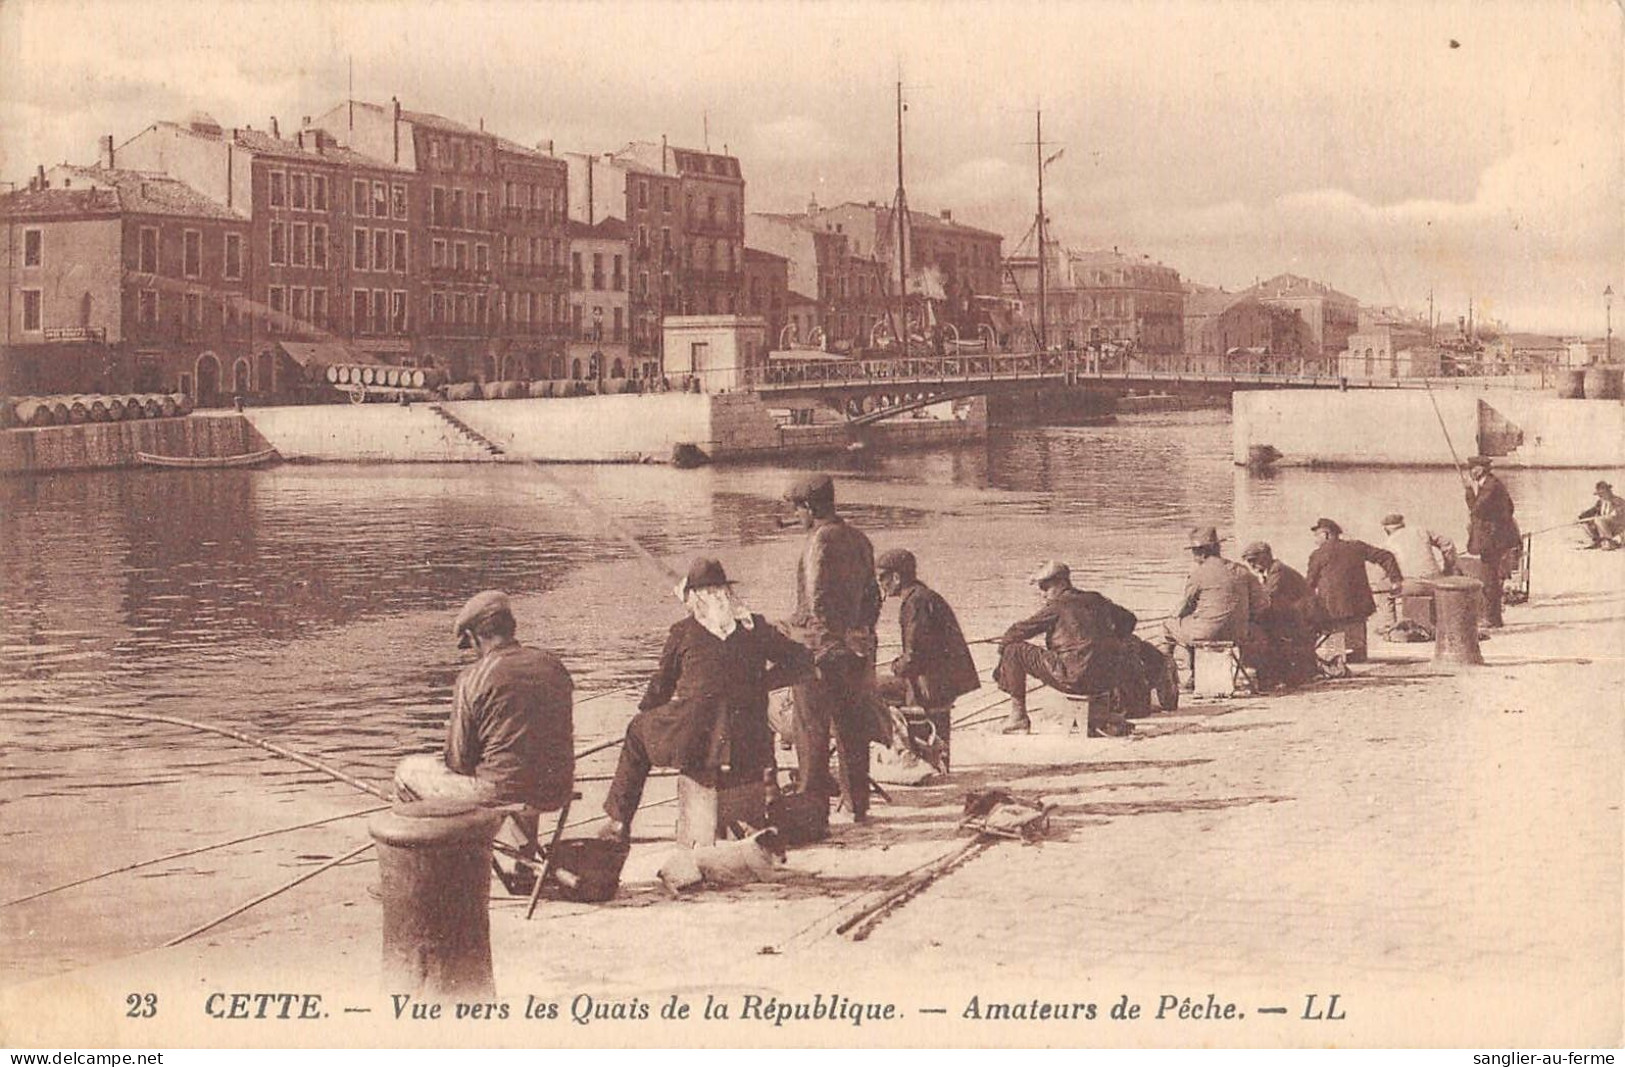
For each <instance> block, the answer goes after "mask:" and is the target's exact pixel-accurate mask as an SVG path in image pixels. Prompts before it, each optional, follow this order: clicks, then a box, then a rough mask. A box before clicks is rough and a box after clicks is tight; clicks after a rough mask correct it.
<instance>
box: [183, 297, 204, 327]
mask: <svg viewBox="0 0 1625 1067" xmlns="http://www.w3.org/2000/svg"><path fill="white" fill-rule="evenodd" d="M182 306H183V308H184V309H185V310H184V314H185V316H186V329H187V332H189V333H196V332H197V330H198V328H199V327H200V326H202V325H203V294H201V293H187V294H186V296H185V297H184V298H183V300H182Z"/></svg>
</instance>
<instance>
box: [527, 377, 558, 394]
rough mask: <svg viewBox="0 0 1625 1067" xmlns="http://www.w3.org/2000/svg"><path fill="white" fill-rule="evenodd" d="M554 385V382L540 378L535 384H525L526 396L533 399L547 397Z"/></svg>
mask: <svg viewBox="0 0 1625 1067" xmlns="http://www.w3.org/2000/svg"><path fill="white" fill-rule="evenodd" d="M552 384H553V383H552V382H549V381H546V380H545V379H541V378H538V379H536V380H535V381H533V382H526V383H525V395H526V396H528V397H533V398H534V397H542V396H546V395H547V390H548V387H549V386H551V385H552Z"/></svg>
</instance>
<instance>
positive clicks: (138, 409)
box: [119, 393, 147, 419]
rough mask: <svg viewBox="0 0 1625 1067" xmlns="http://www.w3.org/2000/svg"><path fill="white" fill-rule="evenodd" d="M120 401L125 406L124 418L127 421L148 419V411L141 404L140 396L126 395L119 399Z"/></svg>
mask: <svg viewBox="0 0 1625 1067" xmlns="http://www.w3.org/2000/svg"><path fill="white" fill-rule="evenodd" d="M119 400H120V401H122V402H123V404H124V417H125V418H126V419H142V418H146V415H147V409H146V407H145V405H143V404H142V403H141V398H140V397H139V396H135V395H134V394H131V393H126V394H124V395H123V396H121V397H119Z"/></svg>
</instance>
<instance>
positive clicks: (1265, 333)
mask: <svg viewBox="0 0 1625 1067" xmlns="http://www.w3.org/2000/svg"><path fill="white" fill-rule="evenodd" d="M1184 320H1185V322H1184V328H1185V352H1186V353H1187V354H1189V355H1193V356H1204V357H1212V356H1223V355H1225V353H1227V352H1230V351H1232V350H1235V349H1250V350H1252V351H1255V352H1264V353H1268V354H1270V355H1276V356H1306V355H1311V354H1316V352H1315V348H1314V340H1313V338H1312V337H1311V335H1310V333H1309V326H1308V324H1307V323H1305V322H1304V321H1303V316H1302V315H1301V314H1299V312H1298V311H1297V309H1295V308H1284V307H1277V306H1275V305H1271V304H1265V303H1264V302H1262V301H1261V300H1259V299H1258V298H1257V297H1256V296H1252V295H1250V294H1247V293H1228V292H1225V291H1224V290H1222V289H1209V288H1206V287H1203V286H1191V287H1189V289H1188V291H1187V293H1186V295H1185V311H1184Z"/></svg>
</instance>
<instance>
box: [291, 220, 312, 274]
mask: <svg viewBox="0 0 1625 1067" xmlns="http://www.w3.org/2000/svg"><path fill="white" fill-rule="evenodd" d="M289 252H290V254H289V256H288V260H289V262H291V263H292V264H293V265H294V266H296V267H303V266H304V265H305V264H306V263H307V262H309V260H310V227H309V226H307V225H305V224H304V223H302V222H296V223H294V224H293V248H291V249H290V250H289Z"/></svg>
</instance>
